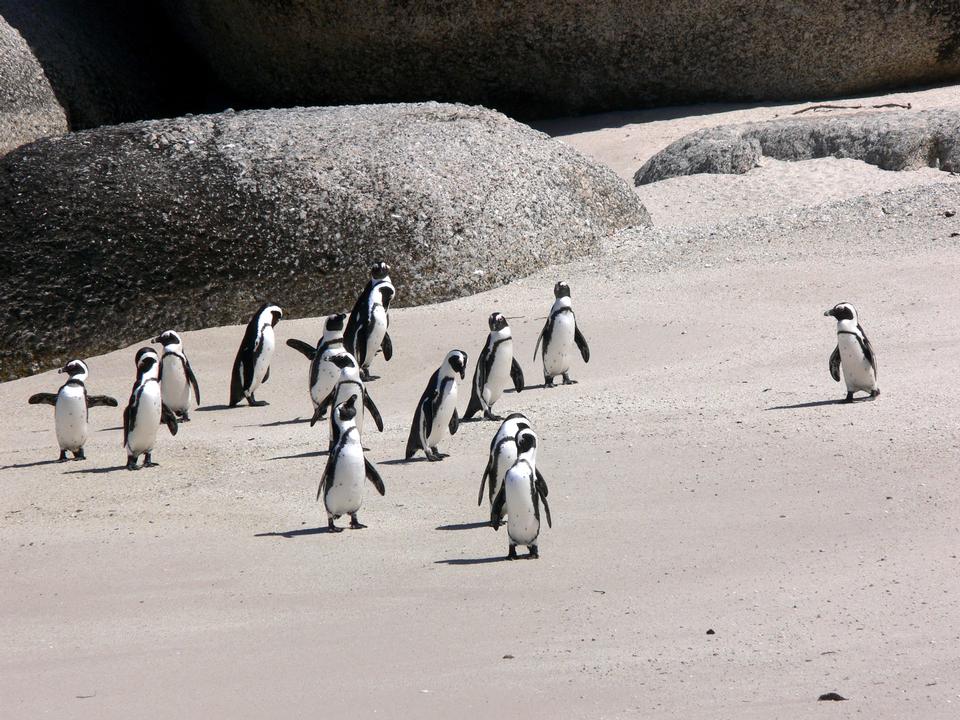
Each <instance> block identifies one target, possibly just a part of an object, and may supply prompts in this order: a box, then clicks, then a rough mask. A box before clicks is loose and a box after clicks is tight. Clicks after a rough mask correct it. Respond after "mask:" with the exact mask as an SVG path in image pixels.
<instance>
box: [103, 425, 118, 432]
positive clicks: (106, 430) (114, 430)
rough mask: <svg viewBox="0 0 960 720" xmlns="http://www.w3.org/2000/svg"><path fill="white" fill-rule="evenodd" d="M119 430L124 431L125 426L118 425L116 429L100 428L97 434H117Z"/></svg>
mask: <svg viewBox="0 0 960 720" xmlns="http://www.w3.org/2000/svg"><path fill="white" fill-rule="evenodd" d="M117 430H123V425H117V426H116V427H108V428H100V429H99V430H97V432H116V431H117Z"/></svg>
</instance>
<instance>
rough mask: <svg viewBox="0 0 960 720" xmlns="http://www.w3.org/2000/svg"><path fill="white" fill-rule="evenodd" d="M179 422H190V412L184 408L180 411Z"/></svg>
mask: <svg viewBox="0 0 960 720" xmlns="http://www.w3.org/2000/svg"><path fill="white" fill-rule="evenodd" d="M180 422H190V413H188V412H187V411H186V410H184V411H183V412H182V413H180Z"/></svg>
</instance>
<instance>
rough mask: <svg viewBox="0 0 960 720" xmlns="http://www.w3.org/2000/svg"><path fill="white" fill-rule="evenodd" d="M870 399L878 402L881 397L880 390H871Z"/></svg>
mask: <svg viewBox="0 0 960 720" xmlns="http://www.w3.org/2000/svg"><path fill="white" fill-rule="evenodd" d="M870 397H871V399H874V400H876V399H877V398H878V397H880V388H876V389H874V390H871V391H870Z"/></svg>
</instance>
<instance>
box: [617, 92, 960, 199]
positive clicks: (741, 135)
mask: <svg viewBox="0 0 960 720" xmlns="http://www.w3.org/2000/svg"><path fill="white" fill-rule="evenodd" d="M761 156H766V157H770V158H774V159H775V160H812V159H814V158H821V157H828V156H832V157H837V158H853V159H856V160H863V161H864V162H866V163H870V164H871V165H876V166H877V167H879V168H881V169H883V170H916V169H918V168H922V167H936V168H940V169H941V170H947V171H951V172H958V171H960V112H958V111H953V110H928V111H912V110H902V111H891V112H866V113H856V114H851V115H839V116H835V117H809V118H793V119H789V120H771V121H768V122H759V123H744V124H742V125H722V126H720V127H715V128H709V129H707V130H701V131H699V132H695V133H692V134H690V135H687V136H686V137H682V138H680V139H679V140H677V141H676V142H674V143H671V144H670V145H668V146H667V147H666V148H664V149H663V150H661V151H660V152H659V153H657V154H656V155H654V156H653V157H652V158H650V159H649V160H648V161H647V162H646V163H644V165H643V166H642V167H641V168H640V169H639V170H637V172H636V174H635V175H634V178H633V179H634V183H635V184H637V185H645V184H647V183H652V182H656V181H658V180H664V179H666V178H672V177H679V176H681V175H693V174H695V173H727V174H737V175H739V174H743V173H745V172H747V171H748V170H750V169H751V168H754V167H756V166H757V165H758V164H759V162H760V158H761Z"/></svg>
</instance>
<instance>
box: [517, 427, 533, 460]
mask: <svg viewBox="0 0 960 720" xmlns="http://www.w3.org/2000/svg"><path fill="white" fill-rule="evenodd" d="M536 446H537V436H536V435H535V434H534V432H533V430H530V429H525V430H521V431H520V432H518V433H517V454H518V455H522V454H523V453H525V452H529V451H530V450H532V449H533V448H535V447H536Z"/></svg>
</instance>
